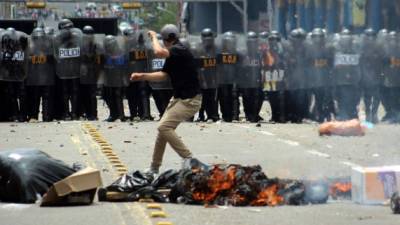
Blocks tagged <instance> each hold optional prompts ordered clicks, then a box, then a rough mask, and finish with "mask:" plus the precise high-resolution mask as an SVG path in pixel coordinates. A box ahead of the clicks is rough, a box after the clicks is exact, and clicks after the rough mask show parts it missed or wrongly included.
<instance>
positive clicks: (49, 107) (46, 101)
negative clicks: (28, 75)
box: [41, 86, 54, 122]
mask: <svg viewBox="0 0 400 225" xmlns="http://www.w3.org/2000/svg"><path fill="white" fill-rule="evenodd" d="M41 89H42V117H43V122H50V121H52V120H53V118H54V116H53V109H54V87H53V86H43V87H41Z"/></svg>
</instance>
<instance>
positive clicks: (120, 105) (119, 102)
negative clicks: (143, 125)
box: [113, 87, 125, 121]
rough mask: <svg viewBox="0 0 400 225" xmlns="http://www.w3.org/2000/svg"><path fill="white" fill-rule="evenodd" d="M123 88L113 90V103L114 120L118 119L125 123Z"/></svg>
mask: <svg viewBox="0 0 400 225" xmlns="http://www.w3.org/2000/svg"><path fill="white" fill-rule="evenodd" d="M122 92H123V88H120V87H118V88H114V99H113V100H114V101H115V103H114V104H115V110H116V119H120V120H121V121H125V113H124V102H123V95H122Z"/></svg>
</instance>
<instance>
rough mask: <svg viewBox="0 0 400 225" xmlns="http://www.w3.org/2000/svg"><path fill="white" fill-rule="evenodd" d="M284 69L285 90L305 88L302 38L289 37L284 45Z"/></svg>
mask: <svg viewBox="0 0 400 225" xmlns="http://www.w3.org/2000/svg"><path fill="white" fill-rule="evenodd" d="M284 56H285V62H286V63H287V67H286V78H285V83H286V88H287V89H288V90H298V89H304V88H305V87H306V81H307V80H306V68H307V66H308V65H307V64H306V50H305V40H304V39H303V38H301V37H300V38H292V37H290V38H289V40H288V43H287V45H284Z"/></svg>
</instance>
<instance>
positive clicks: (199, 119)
mask: <svg viewBox="0 0 400 225" xmlns="http://www.w3.org/2000/svg"><path fill="white" fill-rule="evenodd" d="M201 93H202V96H203V98H202V99H201V107H200V110H199V114H198V117H197V120H196V122H204V121H205V120H206V117H205V113H206V107H207V100H208V96H207V90H205V89H202V90H201Z"/></svg>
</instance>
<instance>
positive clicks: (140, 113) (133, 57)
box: [123, 28, 153, 120]
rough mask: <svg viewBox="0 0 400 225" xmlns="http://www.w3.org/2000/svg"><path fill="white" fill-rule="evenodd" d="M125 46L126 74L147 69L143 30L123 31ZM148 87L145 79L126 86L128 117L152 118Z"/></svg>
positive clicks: (147, 62) (146, 50)
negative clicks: (127, 55)
mask: <svg viewBox="0 0 400 225" xmlns="http://www.w3.org/2000/svg"><path fill="white" fill-rule="evenodd" d="M123 34H124V37H125V41H126V47H127V49H128V51H129V67H128V70H129V71H128V74H131V73H133V72H138V71H148V67H149V61H148V49H147V47H146V45H145V38H144V35H143V32H138V33H136V34H135V33H134V31H133V29H132V28H127V29H125V30H124V31H123ZM149 95H150V88H149V84H148V82H147V81H139V82H131V83H130V84H129V86H128V88H127V99H128V104H129V111H130V113H131V115H130V119H131V120H133V119H134V118H135V117H139V118H140V119H141V120H153V117H152V116H151V114H150V96H149Z"/></svg>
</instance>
